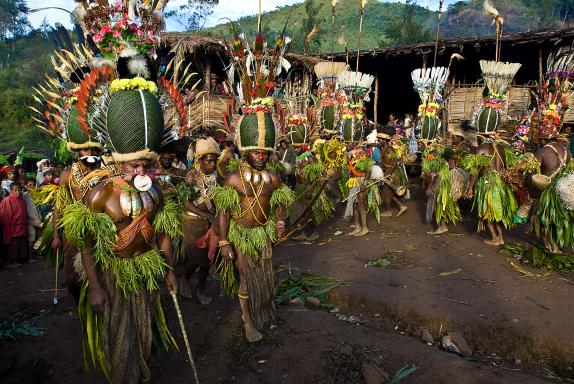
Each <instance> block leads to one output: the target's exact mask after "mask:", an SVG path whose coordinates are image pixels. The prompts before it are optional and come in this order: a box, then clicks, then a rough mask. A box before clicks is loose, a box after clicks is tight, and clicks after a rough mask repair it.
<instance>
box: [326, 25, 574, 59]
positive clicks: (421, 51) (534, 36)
mask: <svg viewBox="0 0 574 384" xmlns="http://www.w3.org/2000/svg"><path fill="white" fill-rule="evenodd" d="M572 37H574V27H569V28H563V29H551V30H540V31H531V32H520V33H513V34H509V35H503V36H502V44H503V45H508V46H516V45H521V44H554V45H559V44H560V42H561V41H564V42H566V41H569V40H568V39H571V38H572ZM495 42H496V38H495V36H494V35H493V36H483V37H465V38H456V39H446V40H441V41H439V44H438V53H439V55H440V54H441V53H442V52H444V51H446V50H451V51H452V50H462V48H463V47H465V46H467V47H468V46H470V48H471V49H473V48H480V47H483V46H487V45H493V44H494V43H495ZM434 48H435V43H434V42H429V43H419V44H409V45H403V46H388V47H383V48H374V49H368V50H363V51H361V52H360V55H361V57H363V56H373V57H381V56H382V57H385V56H386V57H395V56H401V55H415V56H423V55H427V54H430V53H432V52H434ZM356 56H357V52H356V51H355V52H349V57H350V58H353V57H356ZM323 57H325V58H331V57H332V56H330V55H324V56H323ZM333 57H334V58H335V59H344V57H345V53H337V54H335V55H333Z"/></svg>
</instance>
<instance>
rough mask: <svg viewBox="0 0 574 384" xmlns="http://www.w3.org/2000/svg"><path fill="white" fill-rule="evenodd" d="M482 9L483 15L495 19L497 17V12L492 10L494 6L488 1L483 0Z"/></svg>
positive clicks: (494, 9)
mask: <svg viewBox="0 0 574 384" xmlns="http://www.w3.org/2000/svg"><path fill="white" fill-rule="evenodd" d="M483 9H484V13H485V14H487V15H490V16H492V17H493V18H495V19H496V18H497V17H498V16H499V14H498V10H497V9H496V8H494V5H493V4H492V3H491V2H490V0H484V4H483Z"/></svg>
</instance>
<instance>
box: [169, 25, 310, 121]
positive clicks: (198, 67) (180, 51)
mask: <svg viewBox="0 0 574 384" xmlns="http://www.w3.org/2000/svg"><path fill="white" fill-rule="evenodd" d="M161 42H162V48H161V49H162V50H163V54H164V55H166V56H167V57H170V58H171V57H175V58H176V61H181V60H183V62H184V64H183V66H182V67H184V66H187V65H188V64H189V63H191V65H190V68H191V71H194V72H195V73H197V76H196V77H194V78H193V79H192V83H195V82H198V83H197V84H196V89H195V91H193V92H190V93H191V95H190V96H189V97H188V107H187V108H188V117H189V119H190V121H191V128H192V129H194V128H199V127H210V128H215V129H220V130H223V129H224V120H223V116H224V113H225V112H226V111H227V109H228V108H229V107H230V103H231V102H232V100H233V98H234V97H233V93H232V88H231V84H228V83H227V75H226V68H227V66H228V65H229V57H228V54H227V52H226V49H225V45H224V44H223V42H221V41H220V40H217V39H214V38H211V37H206V36H200V35H197V34H193V33H188V32H166V33H162V35H161ZM285 58H286V59H287V60H288V61H289V62H290V63H291V70H290V73H292V74H295V73H300V72H304V73H309V74H312V73H313V67H314V66H315V64H316V63H318V62H319V61H320V60H321V59H320V58H318V57H313V56H303V55H298V54H294V53H288V54H287V55H286V57H285ZM192 85H193V84H189V86H190V88H191V86H192Z"/></svg>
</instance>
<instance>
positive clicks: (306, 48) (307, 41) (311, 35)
mask: <svg viewBox="0 0 574 384" xmlns="http://www.w3.org/2000/svg"><path fill="white" fill-rule="evenodd" d="M317 33H319V27H317V25H314V26H313V29H312V30H311V32H309V34H308V35H307V37H306V38H305V46H304V51H305V54H307V52H308V51H309V45H310V44H311V41H313V39H314V38H315V36H317Z"/></svg>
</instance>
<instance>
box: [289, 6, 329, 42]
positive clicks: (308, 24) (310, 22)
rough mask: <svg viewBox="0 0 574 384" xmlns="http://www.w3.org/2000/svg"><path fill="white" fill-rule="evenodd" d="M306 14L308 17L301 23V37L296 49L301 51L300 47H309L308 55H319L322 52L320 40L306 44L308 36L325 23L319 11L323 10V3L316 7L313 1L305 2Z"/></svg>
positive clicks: (313, 40)
mask: <svg viewBox="0 0 574 384" xmlns="http://www.w3.org/2000/svg"><path fill="white" fill-rule="evenodd" d="M304 5H305V14H306V17H305V18H304V19H303V21H302V22H301V28H300V29H299V36H297V45H296V47H297V48H298V49H299V48H300V47H303V48H304V47H305V45H306V46H307V47H306V48H307V49H306V50H305V49H303V50H304V51H307V53H317V52H318V51H320V50H321V41H320V40H318V39H311V41H309V42H308V43H307V42H306V39H307V36H308V35H309V34H310V33H311V31H313V30H314V29H315V27H316V28H317V30H318V29H319V28H320V24H321V23H322V22H323V21H324V20H323V19H321V18H320V17H319V11H321V8H323V3H318V4H317V5H315V3H314V1H313V0H305V4H304ZM299 45H300V47H299Z"/></svg>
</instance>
